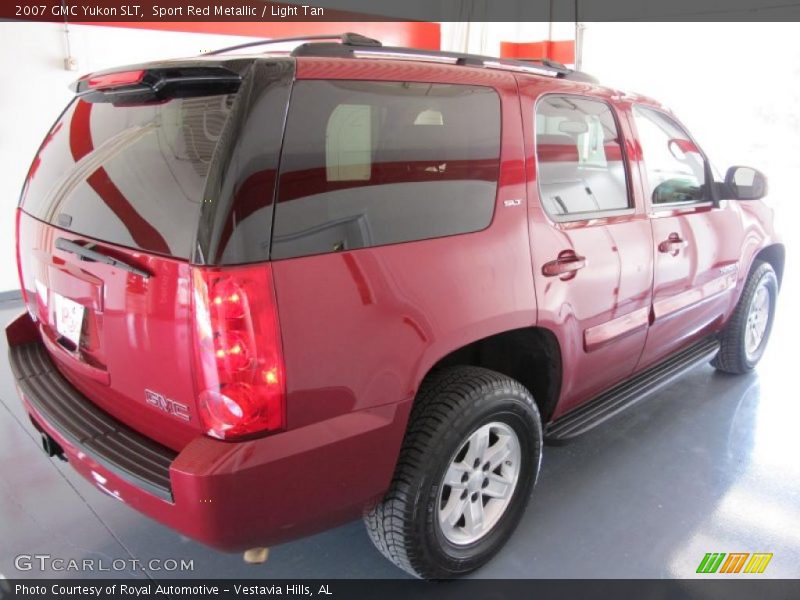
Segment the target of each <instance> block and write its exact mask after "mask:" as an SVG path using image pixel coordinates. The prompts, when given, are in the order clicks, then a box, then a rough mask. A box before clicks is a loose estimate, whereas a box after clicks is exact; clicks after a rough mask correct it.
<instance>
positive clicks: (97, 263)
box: [18, 58, 272, 450]
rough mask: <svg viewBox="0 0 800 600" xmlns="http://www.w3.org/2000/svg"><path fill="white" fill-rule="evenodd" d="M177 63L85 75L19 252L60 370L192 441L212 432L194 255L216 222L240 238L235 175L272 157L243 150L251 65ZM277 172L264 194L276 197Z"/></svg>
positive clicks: (147, 426)
mask: <svg viewBox="0 0 800 600" xmlns="http://www.w3.org/2000/svg"><path fill="white" fill-rule="evenodd" d="M166 65H167V66H165V65H164V64H162V65H160V66H156V67H153V66H149V67H148V66H145V67H141V68H134V69H128V70H125V71H124V72H117V73H112V74H101V75H99V76H92V77H88V78H84V79H82V80H81V81H80V82H79V83H78V84H77V91H78V92H79V95H78V96H77V97H76V99H75V100H73V101H72V102H71V103H70V104H69V106H68V107H67V108H66V109H65V111H64V112H63V114H62V115H61V117H60V118H59V120H58V121H57V122H56V123H55V125H54V126H53V128H52V129H51V131H50V133H49V134H48V136H47V138H46V139H45V140H44V142H43V144H42V146H41V148H40V150H39V152H38V154H37V156H36V158H35V159H34V162H33V164H32V166H31V170H30V173H29V176H28V179H27V181H26V184H25V188H24V190H23V194H22V199H21V203H20V209H19V213H18V256H19V263H20V278H21V281H22V287H23V290H24V292H25V296H26V302H27V305H28V310H29V312H30V314H31V315H32V317H33V318H34V320H35V321H37V323H38V326H39V330H40V334H41V338H42V341H43V343H44V344H45V346H46V347H47V349H48V352H49V354H50V356H51V357H52V359H53V360H54V362H55V363H56V366H57V367H58V369H59V371H61V373H62V374H63V375H64V376H65V377H66V378H67V379H68V380H69V381H70V382H71V383H72V384H73V385H74V386H75V387H76V388H77V389H78V390H80V391H81V392H82V393H83V394H84V395H86V396H87V397H88V398H89V399H90V400H91V401H93V402H94V403H96V404H97V405H98V406H100V407H101V408H102V409H104V410H105V411H107V412H108V413H110V414H111V415H112V416H114V417H116V418H117V419H119V420H121V421H123V422H124V423H126V424H127V425H128V426H130V427H131V428H133V429H135V430H137V431H139V432H140V433H142V434H144V435H146V436H148V437H150V438H152V439H154V440H156V441H158V442H160V443H162V444H164V445H166V446H168V447H170V448H173V449H175V450H180V449H181V448H182V447H183V446H184V445H185V444H186V443H187V442H188V441H189V440H191V439H192V438H193V437H196V436H197V435H198V433H199V432H200V431H201V430H202V428H201V425H200V422H199V421H200V420H199V419H198V418H197V414H196V406H195V396H196V393H195V389H194V379H193V373H192V360H193V359H192V356H193V355H192V331H193V324H192V319H191V302H192V298H191V293H192V273H191V271H192V266H191V265H192V263H198V262H200V263H202V262H208V261H209V256H207V253H208V252H209V251H210V250H209V249H210V247H211V246H214V247H217V246H219V235H216V238H215V236H214V234H213V232H222V231H226V233H225V234H224V235H225V236H226V238H230V237H231V226H229V225H226V224H227V223H228V222H229V221H230V220H231V219H233V220H234V221H235V220H236V215H235V214H233V211H231V209H230V206H231V204H232V200H231V199H230V198H232V197H233V196H234V193H235V192H236V191H237V190H236V189H235V188H236V187H237V185H236V180H240V179H241V178H242V177H244V178H247V177H248V176H250V177H251V178H252V172H253V171H260V170H263V169H262V168H263V167H264V165H263V164H257V165H245V166H243V165H242V164H241V162H242V161H241V160H238V159H237V152H238V150H237V148H239V146H240V139H239V137H240V136H239V135H238V133H239V132H240V131H241V129H242V128H243V127H246V123H244V119H245V117H246V114H247V112H248V104H249V103H250V101H251V100H252V98H251V96H252V95H253V89H252V85H250V84H249V83H248V81H249V80H252V79H253V69H254V67H253V61H252V60H245V59H242V58H237V59H235V60H229V61H219V62H216V63H212V62H204V61H200V60H197V61H194V62H188V63H185V64H177V63H167V64H166ZM251 162H252V161H251ZM256 162H258V161H256ZM262 162H263V161H262ZM267 166H269V165H267ZM231 173H233V175H231V176H232V177H233V182H232V183H231V182H230V181H229V179H230V178H229V174H231ZM269 184H270V182H269V181H268V182H266V184H265V186H264V187H263V188H261V191H262V192H263V195H264V197H266V198H269V201H270V202H271V197H272V192H271V189H269ZM226 189H227V192H226ZM226 194H227V195H226ZM223 196H225V197H230V198H228V199H227V200H226V199H225V198H223ZM251 212H252V209H251ZM198 231H199V233H198ZM267 235H268V234H267ZM198 240H202V243H200V242H198ZM265 243H266V245H267V247H268V240H267V241H266V242H265ZM211 262H214V261H213V260H212V261H211Z"/></svg>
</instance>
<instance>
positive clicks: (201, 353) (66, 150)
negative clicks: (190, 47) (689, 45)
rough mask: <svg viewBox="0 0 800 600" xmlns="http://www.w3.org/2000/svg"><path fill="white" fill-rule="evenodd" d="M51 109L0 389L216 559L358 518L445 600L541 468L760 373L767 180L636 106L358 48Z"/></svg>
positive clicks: (234, 65)
mask: <svg viewBox="0 0 800 600" xmlns="http://www.w3.org/2000/svg"><path fill="white" fill-rule="evenodd" d="M75 91H76V97H75V99H74V100H73V101H72V102H71V103H70V104H69V105H68V106H67V108H66V109H65V110H64V112H63V114H62V115H61V116H60V117H59V119H58V121H57V122H56V124H55V125H54V126H53V128H52V129H51V131H50V133H49V134H48V135H47V137H46V138H45V140H44V142H43V143H42V146H41V148H40V149H39V152H38V154H37V156H36V158H35V159H34V161H33V164H32V166H31V169H30V173H29V175H28V177H27V180H26V182H25V187H24V190H23V193H22V199H21V202H20V207H19V210H18V216H17V252H18V262H19V271H20V279H21V282H22V289H23V292H24V297H25V302H26V305H27V312H26V313H25V314H23V315H22V316H20V317H19V318H18V319H17V320H16V321H14V322H13V323H12V324H11V325H10V326H9V327H8V329H7V335H8V339H9V345H10V359H11V365H12V368H13V371H14V374H15V376H16V380H17V385H18V388H19V391H20V394H21V396H22V399H23V402H24V403H25V407H26V409H27V411H28V413H29V415H30V418H31V421H32V423H33V426H34V427H35V428H36V429H37V430H39V432H41V436H42V440H43V445H44V448H45V450H46V452H47V453H48V454H49V455H51V456H59V457H62V458H66V459H68V460H69V462H70V463H71V464H72V465H73V466H74V467H75V469H77V470H78V471H79V472H80V473H82V474H83V475H84V476H85V477H86V478H87V479H88V480H89V481H91V482H93V483H94V484H95V485H96V486H97V487H98V488H100V489H101V490H103V491H104V492H106V493H107V494H110V495H112V496H114V497H115V498H117V499H119V500H121V501H123V502H125V503H126V504H128V505H130V506H132V507H133V508H135V509H136V510H139V511H141V512H142V513H144V514H146V515H148V516H150V517H152V518H154V519H156V520H158V521H160V522H162V523H164V524H166V525H167V526H169V527H172V528H174V529H176V530H178V531H180V532H181V533H182V534H185V535H187V536H190V537H192V538H194V539H196V540H199V541H201V542H203V543H205V544H208V545H210V546H213V547H216V548H219V549H223V550H227V551H242V550H246V549H253V548H259V547H264V546H267V545H270V544H276V543H280V542H283V541H285V540H290V539H293V538H297V537H299V536H304V535H307V534H310V533H313V532H316V531H319V530H322V529H325V528H329V527H332V526H334V525H337V524H339V523H342V522H344V521H347V520H349V519H352V518H354V517H357V516H360V515H362V514H363V515H365V517H364V518H365V520H366V523H367V529H368V531H369V535H370V536H371V537H372V539H373V541H374V542H375V545H376V546H377V547H378V548H379V549H380V550H381V551H382V552H383V553H384V554H385V555H386V556H387V557H388V558H389V559H390V560H392V561H394V562H395V563H396V564H397V565H398V566H399V567H401V568H403V569H405V570H406V571H408V572H409V573H412V574H415V575H418V576H422V577H434V578H438V577H448V576H455V575H459V574H462V573H465V572H468V571H470V570H472V569H475V568H477V567H479V566H480V565H482V564H483V563H485V562H486V561H487V560H488V559H489V558H490V557H491V556H492V555H493V554H494V553H495V552H497V551H498V549H499V548H500V547H501V546H502V545H503V543H504V542H505V541H506V539H507V538H508V537H509V536H510V535H511V533H512V531H513V529H514V527H515V525H516V524H517V522H518V521H519V519H520V517H521V515H522V513H523V511H524V509H525V506H526V504H527V502H528V497H529V495H530V492H531V489H532V487H533V485H534V483H535V481H536V478H537V474H538V472H539V465H540V462H541V458H542V446H543V443H544V442H545V441H548V440H549V441H552V442H560V441H564V440H567V439H569V438H572V437H574V436H576V435H578V434H580V433H582V432H584V431H586V430H588V429H590V428H592V427H594V426H596V425H598V424H599V423H602V422H603V421H605V420H607V419H608V418H609V417H611V416H613V415H614V414H616V413H618V412H619V411H621V410H623V409H624V408H626V407H628V406H630V405H632V404H634V403H635V402H636V401H637V400H639V399H641V398H642V397H643V396H645V395H646V394H647V393H649V392H652V391H653V390H654V389H656V388H657V387H659V386H660V385H662V384H663V383H665V382H666V381H668V380H669V379H671V378H673V377H675V376H676V375H678V374H680V373H682V372H683V371H685V370H686V369H688V368H690V367H692V366H694V365H696V364H698V363H700V362H705V361H709V360H711V361H712V364H713V365H714V366H715V367H716V368H717V369H719V370H721V371H725V372H728V373H744V372H747V371H749V370H751V369H753V367H754V366H755V365H756V363H757V362H758V361H759V359H760V358H761V355H762V353H763V351H764V346H765V344H766V341H767V338H768V336H769V333H770V328H771V325H772V320H773V315H774V310H775V301H776V297H777V293H778V287H779V284H780V280H781V275H782V272H783V265H784V249H783V246H782V245H781V243H780V241H779V240H778V238H777V237H776V235H775V233H774V231H773V225H772V222H773V215H772V211H771V210H770V209H769V208H768V207H767V206H766V205H765V204H763V203H762V202H760V201H758V200H759V199H760V198H761V197H762V196H764V194H765V193H766V181H765V179H764V177H763V175H761V174H760V173H759V172H757V171H755V170H754V169H750V168H746V167H732V168H731V169H730V170H729V171H728V172H727V175H726V177H725V178H724V179H722V178H720V177H718V176H717V174H716V172H715V170H714V169H713V168H712V166H711V164H710V163H709V161H708V159H707V157H706V156H705V154H704V153H703V151H702V150H701V149H700V147H699V146H698V145H697V144H696V143H695V142H694V140H693V139H692V137H691V136H690V135H689V133H688V132H687V131H686V129H685V128H684V127H683V126H682V125H681V124H680V123H679V122H678V121H677V119H676V118H675V117H674V116H673V115H672V114H671V113H670V112H669V111H667V110H665V109H664V108H663V107H661V106H660V105H659V104H658V103H657V102H655V101H653V100H651V99H648V98H645V97H642V96H637V95H630V94H625V93H623V92H620V91H617V90H613V89H608V88H605V87H602V86H599V85H597V84H596V82H594V80H592V79H591V78H590V77H588V76H586V75H583V74H581V73H577V72H573V71H570V70H568V69H565V68H563V67H562V66H560V65H557V64H554V63H550V62H548V61H509V60H502V59H494V58H487V57H480V56H473V55H461V54H455V53H445V52H423V51H417V50H411V49H407V48H389V47H382V46H381V45H380V44H379V43H378V42H375V41H374V40H369V39H367V38H363V37H360V36H357V35H352V34H348V35H345V36H343V37H342V39H341V40H340V41H339V42H320V41H312V42H307V43H305V44H303V45H300V46H298V47H297V48H296V49H295V50H294V51H293V52H292V53H291V54H285V53H284V54H249V55H243V54H230V53H224V52H220V53H214V54H212V55H206V56H202V57H198V58H192V59H186V60H174V61H167V62H159V63H152V64H146V65H139V66H135V67H129V68H126V69H122V70H114V71H108V72H103V73H97V74H92V75H89V76H86V77H84V78H82V79H80V80H79V81H78V82H77V83H76V85H75Z"/></svg>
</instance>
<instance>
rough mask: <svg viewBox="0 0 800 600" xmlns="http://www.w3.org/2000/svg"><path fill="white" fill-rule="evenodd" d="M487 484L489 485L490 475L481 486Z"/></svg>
mask: <svg viewBox="0 0 800 600" xmlns="http://www.w3.org/2000/svg"><path fill="white" fill-rule="evenodd" d="M487 485H489V478H488V477H487V478H486V479H484V480H483V483H482V484H481V487H486V486H487Z"/></svg>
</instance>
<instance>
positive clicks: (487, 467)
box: [483, 462, 489, 471]
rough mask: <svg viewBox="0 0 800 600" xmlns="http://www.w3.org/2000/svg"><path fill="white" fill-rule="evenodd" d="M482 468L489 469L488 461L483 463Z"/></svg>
mask: <svg viewBox="0 0 800 600" xmlns="http://www.w3.org/2000/svg"><path fill="white" fill-rule="evenodd" d="M483 470H484V471H488V470H489V463H488V462H487V463H486V464H485V465H483Z"/></svg>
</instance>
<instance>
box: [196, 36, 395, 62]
mask: <svg viewBox="0 0 800 600" xmlns="http://www.w3.org/2000/svg"><path fill="white" fill-rule="evenodd" d="M313 40H339V43H340V44H342V45H347V46H359V47H361V46H367V47H370V46H372V47H374V46H381V45H382V44H381V43H380V42H379V41H378V40H374V39H372V38H369V37H367V36H365V35H361V34H359V33H350V32H348V33H327V34H320V35H303V36H298V37H287V38H273V39H269V40H257V41H255V42H246V43H244V44H236V45H235V46H226V47H225V48H219V49H218V50H211V51H210V52H205V53H204V54H203V56H211V55H214V54H224V53H225V52H231V51H232V50H241V49H243V48H252V47H254V46H266V45H268V44H283V43H285V42H310V41H313ZM336 45H337V46H338V45H339V44H336Z"/></svg>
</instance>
